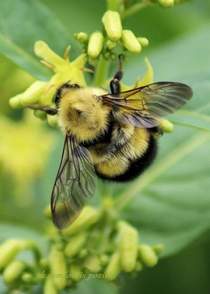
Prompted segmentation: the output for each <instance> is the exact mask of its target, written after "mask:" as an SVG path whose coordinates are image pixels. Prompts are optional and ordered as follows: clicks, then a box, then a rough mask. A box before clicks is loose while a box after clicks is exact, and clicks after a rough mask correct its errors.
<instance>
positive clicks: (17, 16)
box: [0, 0, 76, 79]
mask: <svg viewBox="0 0 210 294" xmlns="http://www.w3.org/2000/svg"><path fill="white" fill-rule="evenodd" d="M0 19H1V21H0V52H1V53H2V54H4V55H5V56H6V57H8V58H9V59H11V60H12V61H13V62H14V63H16V64H17V65H19V66H20V67H22V68H23V69H25V70H26V71H28V72H29V73H31V74H32V75H33V76H34V77H36V78H38V79H46V77H48V75H49V72H48V71H47V70H46V69H45V68H44V67H42V66H41V64H40V63H39V61H38V60H37V59H36V57H35V56H34V53H33V46H34V42H36V41H37V40H44V41H46V42H47V43H48V44H49V46H51V47H52V49H53V50H55V51H57V52H58V53H59V54H63V52H64V49H65V47H66V46H68V45H69V44H71V45H72V46H73V47H72V49H73V53H74V51H75V48H76V46H75V44H74V41H72V40H71V39H70V37H69V35H68V32H67V31H66V29H65V28H64V27H63V25H62V24H61V23H60V21H59V20H58V19H57V17H56V15H54V14H53V13H52V12H51V11H50V10H49V9H48V8H47V7H45V6H44V5H43V4H41V3H40V2H39V1H38V0H7V1H1V2H0Z"/></svg>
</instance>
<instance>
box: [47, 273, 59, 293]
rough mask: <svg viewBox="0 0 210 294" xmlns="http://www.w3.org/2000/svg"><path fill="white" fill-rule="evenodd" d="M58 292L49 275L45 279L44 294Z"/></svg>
mask: <svg viewBox="0 0 210 294" xmlns="http://www.w3.org/2000/svg"><path fill="white" fill-rule="evenodd" d="M57 293H58V291H57V289H56V286H55V284H54V281H53V279H52V277H51V276H50V275H49V276H48V277H47V279H46V280H45V284H44V294H57Z"/></svg>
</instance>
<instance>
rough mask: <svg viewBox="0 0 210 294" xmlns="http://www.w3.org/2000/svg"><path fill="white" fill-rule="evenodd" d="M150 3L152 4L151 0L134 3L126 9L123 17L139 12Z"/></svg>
mask: <svg viewBox="0 0 210 294" xmlns="http://www.w3.org/2000/svg"><path fill="white" fill-rule="evenodd" d="M149 5H152V3H151V1H150V0H143V1H142V2H138V3H136V4H134V5H132V6H131V7H129V8H128V9H126V10H125V11H124V12H123V14H122V18H126V17H128V16H131V15H133V14H135V13H137V12H139V11H140V10H142V9H144V8H146V7H147V6H149Z"/></svg>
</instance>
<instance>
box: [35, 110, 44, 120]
mask: <svg viewBox="0 0 210 294" xmlns="http://www.w3.org/2000/svg"><path fill="white" fill-rule="evenodd" d="M34 116H36V117H37V118H39V119H41V120H45V119H46V118H47V114H46V112H44V111H42V110H34Z"/></svg>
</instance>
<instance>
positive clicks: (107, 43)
mask: <svg viewBox="0 0 210 294" xmlns="http://www.w3.org/2000/svg"><path fill="white" fill-rule="evenodd" d="M106 46H107V48H108V49H109V50H112V49H114V48H115V47H116V46H117V43H116V42H113V41H111V40H107V42H106Z"/></svg>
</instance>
